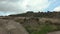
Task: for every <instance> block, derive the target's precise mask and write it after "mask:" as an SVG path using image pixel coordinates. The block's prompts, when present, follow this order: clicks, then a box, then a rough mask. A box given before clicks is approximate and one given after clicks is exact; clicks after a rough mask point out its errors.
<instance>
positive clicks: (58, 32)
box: [47, 31, 60, 34]
mask: <svg viewBox="0 0 60 34" xmlns="http://www.w3.org/2000/svg"><path fill="white" fill-rule="evenodd" d="M47 34H60V31H55V32H49V33H47Z"/></svg>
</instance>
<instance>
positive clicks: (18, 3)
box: [0, 0, 60, 15]
mask: <svg viewBox="0 0 60 34" xmlns="http://www.w3.org/2000/svg"><path fill="white" fill-rule="evenodd" d="M30 10H31V11H34V12H38V11H60V0H0V15H9V14H15V13H24V12H26V11H30Z"/></svg>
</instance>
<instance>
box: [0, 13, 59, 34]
mask: <svg viewBox="0 0 60 34" xmlns="http://www.w3.org/2000/svg"><path fill="white" fill-rule="evenodd" d="M0 19H3V20H13V21H15V22H16V24H17V23H19V24H21V25H22V26H23V27H24V28H25V29H26V31H27V32H28V33H29V34H47V33H48V34H49V32H54V31H60V12H38V13H34V12H27V13H22V14H17V15H9V16H3V17H2V16H1V17H0ZM3 20H2V21H3ZM8 22H10V21H8ZM11 23H12V22H11ZM13 25H14V24H13ZM17 27H20V26H17ZM14 31H15V30H14Z"/></svg>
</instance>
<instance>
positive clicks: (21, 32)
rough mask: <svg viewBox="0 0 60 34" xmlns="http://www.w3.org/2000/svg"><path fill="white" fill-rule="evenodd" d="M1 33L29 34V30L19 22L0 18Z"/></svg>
mask: <svg viewBox="0 0 60 34" xmlns="http://www.w3.org/2000/svg"><path fill="white" fill-rule="evenodd" d="M0 34H28V32H27V31H26V30H25V29H24V27H23V26H22V25H21V24H19V23H18V22H15V21H13V20H3V19H0Z"/></svg>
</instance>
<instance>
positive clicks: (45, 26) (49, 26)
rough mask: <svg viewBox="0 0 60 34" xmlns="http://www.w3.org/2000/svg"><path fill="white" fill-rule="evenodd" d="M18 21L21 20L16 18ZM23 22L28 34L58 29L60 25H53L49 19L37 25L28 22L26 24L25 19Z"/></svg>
mask: <svg viewBox="0 0 60 34" xmlns="http://www.w3.org/2000/svg"><path fill="white" fill-rule="evenodd" d="M19 21H20V23H21V22H23V21H21V20H17V22H19ZM25 22H26V23H25ZM25 22H23V23H21V24H23V26H24V27H25V29H26V30H27V31H28V32H29V34H47V33H48V32H52V31H56V30H60V25H54V24H52V23H51V21H46V22H45V23H41V24H38V26H31V25H30V24H27V21H25ZM24 23H25V24H24ZM25 25H26V26H25Z"/></svg>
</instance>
